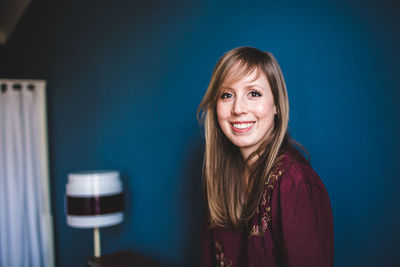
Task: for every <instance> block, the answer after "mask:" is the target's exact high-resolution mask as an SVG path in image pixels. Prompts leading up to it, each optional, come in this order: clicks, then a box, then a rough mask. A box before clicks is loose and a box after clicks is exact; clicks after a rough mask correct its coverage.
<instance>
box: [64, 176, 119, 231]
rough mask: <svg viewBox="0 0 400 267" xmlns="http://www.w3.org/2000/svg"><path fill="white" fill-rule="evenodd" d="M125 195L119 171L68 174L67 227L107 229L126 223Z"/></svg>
mask: <svg viewBox="0 0 400 267" xmlns="http://www.w3.org/2000/svg"><path fill="white" fill-rule="evenodd" d="M123 210H124V195H123V190H122V183H121V180H120V178H119V172H118V171H85V172H74V173H70V174H69V175H68V184H67V190H66V215H67V224H68V225H69V226H71V227H76V228H95V227H106V226H112V225H115V224H118V223H121V222H122V221H123V220H124V213H123Z"/></svg>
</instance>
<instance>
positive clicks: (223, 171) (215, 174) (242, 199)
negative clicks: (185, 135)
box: [197, 47, 290, 229]
mask: <svg viewBox="0 0 400 267" xmlns="http://www.w3.org/2000/svg"><path fill="white" fill-rule="evenodd" d="M253 71H257V73H258V75H259V74H260V73H264V74H265V76H266V77H267V79H268V82H269V85H270V88H271V92H272V95H273V98H274V103H275V106H276V115H275V118H274V126H273V129H272V132H271V134H270V136H269V138H268V140H267V141H265V142H264V143H263V144H261V145H260V147H259V148H258V150H257V151H255V152H254V153H252V154H251V155H250V156H249V158H248V159H247V160H246V161H245V160H243V158H242V156H241V154H240V151H239V148H238V147H236V146H235V145H233V144H232V143H231V142H230V141H229V140H228V139H227V138H226V136H225V135H224V133H223V132H222V130H221V128H220V126H219V124H218V120H217V114H216V105H217V101H218V96H219V91H220V87H221V85H222V83H223V82H224V81H226V80H229V81H237V80H240V79H241V78H243V77H244V76H245V75H248V74H250V73H252V72H253ZM200 113H201V118H200V120H201V121H202V123H203V124H204V132H205V141H206V149H205V153H204V161H203V183H204V189H205V197H206V201H207V205H208V210H209V215H210V223H211V226H212V227H214V226H228V227H233V228H236V229H240V228H242V227H243V226H244V225H245V224H246V223H247V222H248V221H249V220H250V219H251V218H252V217H253V216H254V214H255V212H256V209H257V207H258V205H259V202H260V200H261V195H262V191H263V185H264V184H265V183H266V182H267V181H268V175H269V173H270V171H271V169H272V167H273V165H274V163H275V161H276V159H277V156H278V153H279V149H280V148H281V145H282V143H283V142H284V141H285V140H286V141H289V139H290V137H289V135H288V134H287V127H288V121H289V102H288V96H287V91H286V85H285V81H284V78H283V75H282V71H281V69H280V67H279V65H278V62H277V61H276V59H275V57H274V56H273V55H272V54H271V53H269V52H262V51H260V50H258V49H256V48H252V47H238V48H235V49H233V50H230V51H229V52H227V53H226V54H224V55H223V56H222V57H221V58H220V59H219V61H218V62H217V64H216V66H215V68H214V70H213V73H212V76H211V80H210V84H209V86H208V88H207V91H206V93H205V95H204V97H203V100H202V101H201V103H200V105H199V108H198V113H197V114H198V116H199V114H200ZM251 159H255V162H254V163H253V164H251V165H250V166H249V179H248V182H245V181H244V177H243V176H244V170H245V166H246V165H248V163H249V161H250V160H251Z"/></svg>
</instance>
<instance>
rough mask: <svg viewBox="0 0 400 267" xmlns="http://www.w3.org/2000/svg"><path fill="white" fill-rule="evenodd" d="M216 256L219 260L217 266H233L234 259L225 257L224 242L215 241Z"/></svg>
mask: <svg viewBox="0 0 400 267" xmlns="http://www.w3.org/2000/svg"><path fill="white" fill-rule="evenodd" d="M215 250H216V251H215V252H216V253H215V258H216V260H217V267H230V266H232V260H231V259H229V258H227V257H225V255H224V250H223V248H222V244H221V243H220V242H219V241H215Z"/></svg>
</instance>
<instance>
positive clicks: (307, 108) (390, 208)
mask: <svg viewBox="0 0 400 267" xmlns="http://www.w3.org/2000/svg"><path fill="white" fill-rule="evenodd" d="M249 2H251V4H249ZM399 12H400V6H399V4H398V2H397V1H356V0H352V1H331V2H327V1H309V2H304V1H217V0H214V1H212V0H209V1H205V2H201V1H100V2H99V1H88V0H86V1H67V2H61V1H60V2H59V3H57V4H56V3H52V2H51V1H39V0H37V1H33V3H32V4H31V6H30V7H29V9H28V10H27V12H26V14H25V16H24V18H23V20H22V21H21V23H20V24H19V25H18V27H17V29H16V31H15V32H14V34H13V36H12V38H11V40H10V41H9V43H8V44H7V45H6V46H3V47H0V56H1V57H2V58H1V60H0V76H2V77H13V78H40V79H46V80H47V81H48V119H49V138H50V140H49V142H50V163H51V179H52V180H51V185H52V206H53V212H54V216H55V217H54V218H55V234H56V252H57V265H58V266H74V265H77V266H78V265H81V266H82V265H83V263H84V261H85V259H86V258H88V257H90V256H91V255H92V233H91V231H90V230H78V229H72V228H70V227H68V226H67V225H66V222H65V215H64V202H63V201H64V193H65V184H66V182H67V174H68V173H69V172H71V171H79V170H87V169H117V170H120V171H121V174H122V179H123V183H124V186H125V192H126V194H127V205H126V219H125V221H124V223H123V224H122V225H119V226H115V227H111V228H106V229H103V230H102V246H103V252H104V253H110V252H114V251H117V250H122V249H132V250H135V251H137V252H140V253H142V254H144V255H147V256H150V257H152V258H154V259H156V260H158V261H159V262H161V263H163V264H166V265H169V266H180V265H185V266H193V265H194V263H196V262H197V261H198V254H197V252H198V250H199V247H198V242H199V221H200V219H201V189H200V184H201V182H200V171H201V158H202V149H203V141H202V137H201V129H200V127H199V126H198V123H197V121H196V119H195V115H196V109H197V105H198V104H199V102H200V100H201V98H202V95H203V93H204V92H205V89H206V86H207V83H208V80H209V78H210V75H211V71H212V68H213V66H214V64H215V63H216V61H217V59H218V57H219V56H221V55H222V54H223V53H224V52H226V51H227V50H229V49H231V48H234V47H237V46H255V47H258V48H260V49H263V50H269V51H272V52H273V53H274V54H275V55H276V57H277V58H278V61H279V62H280V64H281V67H282V69H283V72H284V75H285V78H286V81H287V86H288V91H289V97H290V104H291V121H290V127H291V132H292V134H293V135H294V137H295V138H297V139H298V140H299V141H300V142H302V143H303V144H304V145H305V146H306V147H307V148H308V149H309V151H310V154H311V157H312V164H313V166H314V168H315V169H316V170H317V172H318V173H319V174H320V176H321V178H322V180H323V181H324V183H325V185H326V187H327V189H328V191H329V194H330V197H331V201H332V207H333V212H334V223H335V242H336V244H335V245H336V246H335V248H336V255H335V260H336V266H398V265H399V264H400V255H399V253H397V245H398V244H399V242H400V230H399V227H398V226H399V224H400V216H399V212H398V211H399V208H398V203H399V201H398V196H399V193H400V190H399V188H400V182H399V181H400V179H399V178H400V175H399V173H400V168H399V165H400V164H399V163H400V157H399V154H398V151H399V148H400V146H399V136H400V130H399V119H398V115H399V114H400V108H399V107H400V106H399V104H400V103H399V99H400V93H399V89H400V88H399V84H400V64H399V62H400V53H399V50H398V49H399V47H400V30H399V27H398V26H400V19H399V16H398V14H399Z"/></svg>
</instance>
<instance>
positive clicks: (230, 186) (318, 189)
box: [199, 47, 333, 267]
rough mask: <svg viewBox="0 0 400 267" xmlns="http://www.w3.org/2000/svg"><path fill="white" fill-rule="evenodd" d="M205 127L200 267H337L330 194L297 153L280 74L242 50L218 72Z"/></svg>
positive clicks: (266, 56)
mask: <svg viewBox="0 0 400 267" xmlns="http://www.w3.org/2000/svg"><path fill="white" fill-rule="evenodd" d="M199 112H202V120H203V123H204V128H205V139H206V150H205V156H204V166H203V177H204V189H205V198H206V203H207V204H206V210H207V212H206V215H205V220H204V228H203V234H202V256H201V266H304V267H313V266H316V267H325V266H333V222H332V211H331V206H330V201H329V196H328V194H327V191H326V189H325V187H324V185H323V183H322V181H321V180H320V178H319V177H318V175H317V174H316V173H315V171H314V170H313V169H312V168H311V166H310V165H309V163H308V162H307V161H306V160H305V159H304V157H303V156H302V154H301V153H299V152H298V151H297V150H296V149H295V148H294V147H293V145H294V146H296V147H301V146H300V145H298V144H297V143H296V142H295V141H294V140H293V139H291V138H290V136H289V134H288V132H287V127H288V120H289V103H288V96H287V91H286V85H285V81H284V79H283V76H282V72H281V70H280V67H279V65H278V63H277V61H276V59H275V58H274V56H273V55H272V54H271V53H269V52H265V53H264V52H262V51H260V50H258V49H255V48H251V47H239V48H236V49H233V50H231V51H229V52H227V53H226V54H225V55H223V56H222V57H221V58H220V59H219V61H218V63H217V65H216V66H215V68H214V71H213V74H212V77H211V81H210V84H209V87H208V89H207V91H206V93H205V95H204V98H203V100H202V102H201V104H200V106H199Z"/></svg>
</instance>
